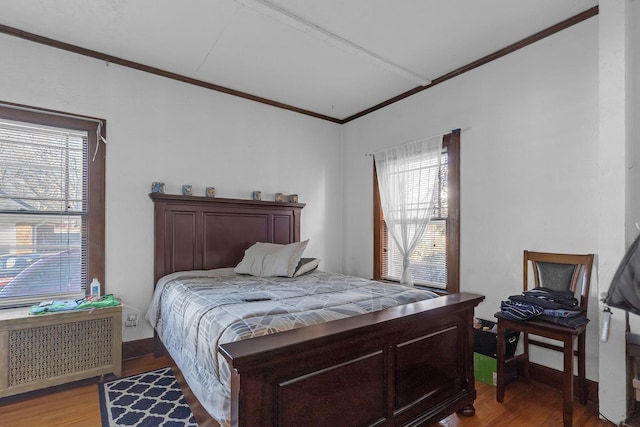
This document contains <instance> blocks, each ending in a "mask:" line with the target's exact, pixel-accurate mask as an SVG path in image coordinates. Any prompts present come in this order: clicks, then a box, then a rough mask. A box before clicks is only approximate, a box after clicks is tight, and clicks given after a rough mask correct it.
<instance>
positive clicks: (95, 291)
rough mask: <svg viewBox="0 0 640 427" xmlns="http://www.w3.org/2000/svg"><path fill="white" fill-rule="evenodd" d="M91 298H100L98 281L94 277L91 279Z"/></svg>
mask: <svg viewBox="0 0 640 427" xmlns="http://www.w3.org/2000/svg"><path fill="white" fill-rule="evenodd" d="M91 298H92V299H98V298H100V282H99V281H98V279H96V278H95V277H94V278H93V280H92V281H91Z"/></svg>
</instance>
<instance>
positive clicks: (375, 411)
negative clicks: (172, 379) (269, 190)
mask: <svg viewBox="0 0 640 427" xmlns="http://www.w3.org/2000/svg"><path fill="white" fill-rule="evenodd" d="M150 197H151V199H152V200H153V202H154V223H155V224H154V227H155V229H154V230H155V235H154V242H155V243H154V246H155V254H154V257H155V260H154V276H155V283H156V284H157V285H158V286H161V287H164V286H173V287H178V288H184V289H187V290H189V291H191V290H192V289H196V288H202V287H203V286H202V281H213V282H215V286H213V285H211V284H210V283H208V284H207V285H205V286H204V287H205V288H206V289H207V292H209V294H210V296H209V297H206V298H202V297H200V296H197V297H194V296H193V295H195V294H193V295H192V296H189V297H181V296H174V297H173V298H174V300H173V302H172V303H171V304H172V305H168V306H167V307H182V304H183V302H184V300H194V299H196V300H201V299H209V300H212V301H216V298H218V297H219V296H220V295H218V296H216V295H213V296H211V293H213V294H216V293H220V294H223V298H231V299H233V298H236V299H240V300H242V299H247V301H245V302H246V304H252V305H251V306H249V307H250V308H249V311H255V307H261V306H262V304H266V303H267V301H266V300H275V301H277V302H280V305H281V306H282V305H283V304H282V302H281V301H282V298H283V297H282V294H280V293H278V292H280V291H278V289H280V288H279V287H281V286H282V285H283V283H284V286H285V287H289V288H290V287H298V288H304V289H307V288H322V289H325V287H326V286H325V285H326V284H330V283H334V284H338V283H342V284H343V285H342V286H343V287H347V288H349V289H350V290H351V291H353V290H354V289H358V291H357V292H359V289H360V286H365V287H366V286H371V283H370V281H368V280H364V279H359V278H349V277H348V276H343V275H337V274H334V273H327V272H322V271H312V272H309V273H306V274H304V275H302V276H301V277H298V278H296V279H295V280H297V281H296V282H295V283H296V285H295V286H293V285H291V284H288V283H285V282H286V281H287V280H289V279H287V278H275V277H271V278H267V279H262V278H253V277H246V276H242V277H244V279H246V280H249V279H251V280H252V281H253V280H254V279H255V280H258V283H257V284H256V283H254V282H251V283H253V284H252V285H250V287H251V289H252V292H257V293H255V294H254V296H256V298H250V297H249V298H248V297H246V296H241V295H240V294H237V293H236V292H235V291H227V290H224V291H223V290H222V289H227V288H223V287H222V283H223V282H224V283H227V282H228V280H231V284H230V285H229V286H231V288H232V290H233V287H234V286H236V284H235V282H233V280H236V279H237V276H238V275H237V274H235V273H233V271H232V270H230V269H229V267H234V266H236V265H237V264H238V263H239V262H240V261H241V260H242V259H243V256H244V254H245V250H247V249H248V248H249V247H251V246H252V245H254V243H256V242H270V243H277V244H282V245H287V244H293V243H295V242H300V217H301V211H302V208H303V207H304V204H299V203H288V202H267V201H253V200H236V199H220V198H205V197H193V196H177V195H165V194H160V193H152V194H151V195H150ZM291 246H294V245H291ZM208 276H213V277H208ZM234 277H235V279H234ZM242 277H241V278H242ZM225 286H227V285H225ZM394 286H397V285H386V284H384V285H379V287H378V289H380V290H381V292H383V293H385V296H384V298H387V299H388V298H389V296H388V295H386V293H387V291H388V293H389V294H390V293H392V292H395V291H396V290H395V289H392V288H394ZM287 289H288V288H287ZM405 289H406V288H405ZM256 290H257V291H256ZM304 292H307V290H305V291H304ZM402 292H404V291H402ZM402 292H401V293H402ZM159 293H163V294H164V293H165V292H156V293H154V300H156V298H159V297H158V296H157V295H158V294H159ZM418 294H420V292H416V291H414V290H409V291H408V293H407V294H403V295H402V296H400V297H399V298H400V300H399V301H400V303H401V305H396V306H393V307H390V308H386V303H382V304H381V305H380V306H379V307H376V308H374V310H375V311H370V312H367V310H365V311H362V312H361V311H360V309H361V307H357V308H355V309H354V308H353V305H352V304H347V306H349V310H344V304H343V306H341V307H339V308H337V309H335V310H333V312H332V313H333V314H330V315H329V318H328V319H325V320H331V321H329V322H315V321H309V322H307V321H306V320H305V321H303V323H304V325H305V326H302V325H300V324H297V325H295V326H293V327H294V328H293V329H289V327H288V326H285V327H280V326H278V327H266V328H264V329H263V330H266V329H269V330H270V331H271V332H277V333H270V334H263V332H255V331H254V330H251V331H249V332H248V333H247V332H246V331H244V330H243V331H241V332H240V333H239V335H240V338H248V339H240V338H238V337H231V338H229V337H227V338H223V339H221V340H220V342H219V343H218V344H215V343H214V342H209V341H208V340H209V338H208V337H209V336H208V335H207V334H208V333H205V332H204V331H205V330H206V328H203V327H197V328H196V327H195V326H193V319H192V318H191V317H189V316H183V317H185V318H188V319H189V323H188V325H187V326H185V325H182V326H175V325H174V326H173V328H174V329H171V331H172V332H170V333H167V332H166V331H164V332H162V333H156V337H155V338H156V353H157V354H161V353H164V352H165V351H166V350H165V349H166V348H171V349H175V348H176V347H177V346H180V345H182V344H178V345H176V343H175V342H174V340H175V339H176V338H178V337H182V336H186V335H189V334H191V335H195V336H196V340H195V341H194V342H196V344H191V345H190V347H189V346H187V347H189V348H190V350H189V351H187V353H188V354H190V355H195V354H196V353H198V354H204V353H205V352H210V353H212V354H213V356H212V358H213V359H212V360H214V362H211V363H209V362H207V363H209V365H210V366H208V365H207V363H203V364H199V365H198V366H197V369H195V370H194V369H193V367H194V366H191V365H193V364H194V363H191V362H188V360H189V359H191V361H193V360H196V357H195V356H194V357H193V358H190V357H185V355H184V354H177V353H174V354H171V351H170V352H169V353H170V355H171V357H172V359H173V360H174V362H175V364H176V365H177V368H178V369H177V372H178V376H179V378H184V380H185V382H184V383H183V385H184V391H185V396H187V397H188V400H190V402H189V403H190V405H191V406H192V407H194V406H197V407H205V408H207V411H208V412H213V413H215V415H217V417H216V419H217V421H220V424H222V425H232V426H250V427H253V426H263V425H264V426H301V425H304V426H316V425H317V426H328V425H332V426H333V425H340V426H351V425H353V426H360V425H362V426H417V425H428V424H429V423H432V422H435V421H438V420H440V419H442V418H444V417H446V416H448V415H450V414H452V413H454V412H460V413H463V414H465V415H472V414H473V413H475V409H474V408H473V401H474V399H475V396H476V391H475V387H474V377H473V334H472V323H473V310H474V307H475V306H477V304H479V303H480V302H481V301H482V300H483V299H484V297H482V296H480V295H475V294H470V293H460V294H454V295H447V296H441V297H435V298H430V299H425V300H420V299H421V298H422V297H423V296H419V295H418ZM181 298H182V299H181ZM304 298H305V299H304V301H305V302H304V303H302V302H300V301H301V300H300V301H298V300H296V301H298V302H297V303H295V304H288V305H289V306H296V307H299V306H302V305H304V304H307V303H308V304H310V305H313V302H310V301H313V298H319V297H318V296H312V295H311V294H309V295H306V294H305V297H304ZM320 298H325V297H324V296H321V297H320ZM350 298H351V297H350ZM225 301H226V302H225V303H224V304H219V305H223V306H224V310H225V313H227V314H228V313H229V312H232V316H238V317H242V316H241V315H238V314H237V313H236V312H234V311H233V310H236V307H238V308H237V309H238V310H239V309H243V310H244V309H245V308H246V307H245V308H243V307H242V306H241V305H235V304H236V303H238V302H242V301H231V302H233V304H234V305H229V304H230V303H229V301H227V300H225ZM268 302H271V301H268ZM376 304H378V303H376ZM364 305H366V304H364ZM390 305H391V304H390ZM230 307H233V308H230ZM280 308H281V307H280ZM307 308H308V307H307ZM165 310H166V311H171V310H173V308H167V309H165ZM190 310H191V309H190ZM260 310H263V308H260ZM269 310H274V309H272V308H269V309H267V311H269ZM278 310H279V309H275V311H278ZM305 310H306V308H305ZM150 311H152V310H150ZM201 311H203V312H204V311H207V312H208V311H209V309H208V308H206V309H204V308H203V309H201ZM303 311H304V310H303ZM345 311H347V312H353V313H350V314H358V315H355V316H353V317H348V316H346V315H345V316H343V314H344V312H345ZM189 312H191V311H189ZM263 315H264V312H261V313H260V316H259V318H260V319H262V318H264V316H263ZM152 317H153V316H152ZM223 317H224V316H223ZM294 318H295V319H299V318H300V317H298V315H297V314H296V315H295V316H294ZM207 322H209V323H215V322H212V321H207ZM168 323H169V322H168V321H167V324H168ZM294 323H295V322H294ZM207 324H208V323H207ZM307 324H308V325H309V326H306V325H307ZM198 325H200V323H198ZM165 326H166V325H165ZM180 327H181V328H182V329H176V328H180ZM223 329H224V328H223ZM229 329H233V328H227V329H225V330H226V331H227V332H228V330H229ZM280 329H288V330H284V331H280ZM180 330H181V331H182V333H177V332H176V331H180ZM263 330H260V331H263ZM157 331H162V328H160V327H158V328H157ZM243 334H244V335H243ZM160 335H164V341H165V342H162V340H161V339H160ZM256 335H257V336H256ZM237 339H240V340H237ZM165 344H168V345H165ZM205 365H207V366H205ZM214 365H215V366H214ZM205 368H206V369H205ZM207 369H211V370H213V371H220V372H221V371H224V372H225V373H224V375H223V377H224V381H221V382H222V383H224V385H225V386H226V385H228V390H227V391H226V393H227V394H228V396H229V400H228V402H227V403H226V404H225V405H227V406H228V407H227V408H226V409H224V410H225V411H227V416H226V417H222V419H221V417H220V416H219V414H218V413H217V410H216V409H211V402H206V401H207V400H208V399H209V396H208V395H207V392H206V387H203V386H202V384H200V383H198V381H197V380H194V377H198V376H206V375H208V374H207V373H205V372H204V371H206V370H207ZM182 370H184V371H185V372H184V373H183V372H182ZM194 371H195V372H199V374H194V373H193V372H194ZM218 373H219V372H218ZM183 374H186V375H183ZM203 401H204V402H203ZM194 412H195V411H194ZM207 416H209V415H207ZM217 421H216V422H214V421H213V417H211V419H208V420H206V423H207V424H208V425H216V423H217ZM203 424H204V423H203Z"/></svg>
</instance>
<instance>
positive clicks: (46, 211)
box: [0, 111, 96, 306]
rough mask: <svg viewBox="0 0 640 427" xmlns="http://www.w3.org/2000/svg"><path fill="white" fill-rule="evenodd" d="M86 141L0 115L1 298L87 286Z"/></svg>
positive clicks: (74, 293)
mask: <svg viewBox="0 0 640 427" xmlns="http://www.w3.org/2000/svg"><path fill="white" fill-rule="evenodd" d="M0 113H2V111H0ZM39 121H46V120H39ZM51 121H54V122H55V121H56V120H51ZM67 121H68V120H67ZM72 122H73V121H71V122H70V123H72ZM85 127H86V126H85ZM93 140H96V137H95V135H93ZM88 141H89V131H88V130H86V129H77V128H72V127H57V126H51V125H45V124H40V123H34V122H27V121H19V120H9V119H6V118H2V116H1V115H0V306H17V305H27V304H32V303H36V302H41V301H46V300H52V299H70V298H81V297H84V295H85V294H86V286H87V271H88V268H87V267H88V247H89V246H88V243H89V242H88V233H87V228H88V220H89V209H88V206H89V204H88V193H89V191H88V182H89V170H88V165H89V163H90V162H89V160H88V146H89V144H88Z"/></svg>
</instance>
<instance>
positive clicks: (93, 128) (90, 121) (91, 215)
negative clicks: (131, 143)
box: [0, 102, 106, 295]
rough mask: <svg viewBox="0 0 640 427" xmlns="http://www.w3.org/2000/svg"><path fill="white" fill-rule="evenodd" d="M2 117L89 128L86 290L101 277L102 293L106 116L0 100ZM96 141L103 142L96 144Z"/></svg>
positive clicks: (83, 128)
mask: <svg viewBox="0 0 640 427" xmlns="http://www.w3.org/2000/svg"><path fill="white" fill-rule="evenodd" d="M0 118H2V119H7V120H13V121H17V122H26V123H33V124H39V125H46V126H54V127H60V128H67V129H74V130H79V131H86V132H87V147H86V150H87V156H86V158H87V160H86V161H87V165H86V167H87V183H86V184H87V216H86V218H87V225H86V233H87V240H86V241H87V247H86V251H87V255H86V262H87V264H86V270H87V271H86V280H87V283H86V289H85V292H86V294H87V295H88V294H89V292H90V289H89V282H90V281H91V280H92V279H93V278H97V279H98V280H99V281H100V287H101V290H100V293H101V294H104V288H105V163H106V161H105V160H106V144H104V143H103V144H100V141H98V136H97V135H98V130H99V131H100V136H101V138H104V140H105V141H106V120H104V119H99V118H94V117H89V116H80V115H76V114H70V113H65V112H60V111H55V110H48V109H43V108H38V107H31V106H26V105H21V104H13V103H8V102H0ZM97 144H100V146H99V147H96V145H97ZM96 148H97V151H96ZM94 154H95V157H94Z"/></svg>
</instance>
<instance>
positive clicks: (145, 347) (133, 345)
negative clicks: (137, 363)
mask: <svg viewBox="0 0 640 427" xmlns="http://www.w3.org/2000/svg"><path fill="white" fill-rule="evenodd" d="M148 354H153V338H144V339H141V340H135V341H125V342H123V343H122V360H130V359H137V358H139V357H142V356H146V355H148Z"/></svg>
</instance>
